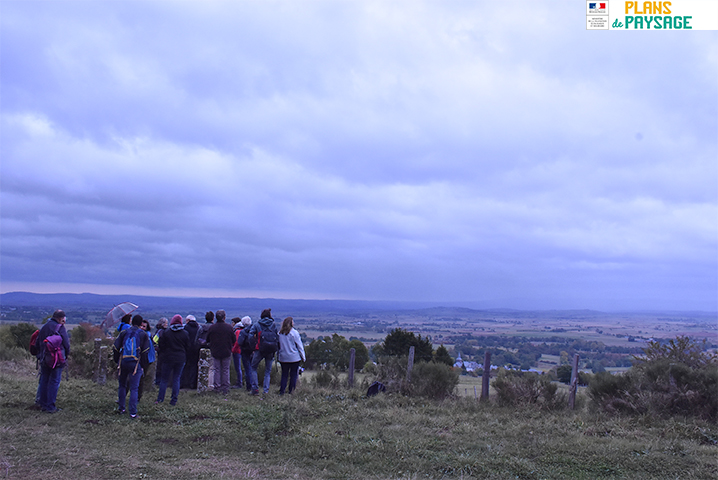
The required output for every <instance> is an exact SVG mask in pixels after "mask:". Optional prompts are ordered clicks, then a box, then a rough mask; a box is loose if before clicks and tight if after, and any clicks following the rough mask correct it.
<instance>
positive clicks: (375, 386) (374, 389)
mask: <svg viewBox="0 0 718 480" xmlns="http://www.w3.org/2000/svg"><path fill="white" fill-rule="evenodd" d="M385 391H386V387H385V386H384V384H383V383H381V382H374V383H372V384H371V385H369V390H367V391H366V396H367V397H373V396H374V395H376V394H377V393H379V392H385Z"/></svg>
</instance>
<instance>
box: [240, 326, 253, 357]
mask: <svg viewBox="0 0 718 480" xmlns="http://www.w3.org/2000/svg"><path fill="white" fill-rule="evenodd" d="M250 328H251V327H244V328H243V329H242V330H241V331H240V332H239V337H238V338H237V343H238V344H239V348H241V349H242V353H252V352H254V351H255V350H256V349H257V336H256V335H250V334H249V329H250Z"/></svg>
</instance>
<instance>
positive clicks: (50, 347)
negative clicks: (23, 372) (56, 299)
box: [36, 310, 70, 413]
mask: <svg viewBox="0 0 718 480" xmlns="http://www.w3.org/2000/svg"><path fill="white" fill-rule="evenodd" d="M65 321H66V316H65V312H63V311H62V310H55V313H53V314H52V318H51V319H50V320H48V322H47V323H46V324H45V325H43V326H42V328H41V329H40V333H38V335H37V342H36V345H37V349H38V354H37V359H38V360H39V362H40V385H39V387H38V393H39V401H40V408H41V409H42V411H43V412H47V413H55V412H58V411H60V410H62V409H60V408H57V405H56V403H55V402H56V401H57V392H58V391H59V389H60V381H61V380H62V369H63V367H65V364H66V360H67V357H68V355H70V338H69V337H68V335H67V330H66V329H65Z"/></svg>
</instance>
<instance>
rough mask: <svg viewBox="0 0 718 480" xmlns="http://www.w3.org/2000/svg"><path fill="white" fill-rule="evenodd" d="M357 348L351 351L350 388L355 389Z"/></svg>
mask: <svg viewBox="0 0 718 480" xmlns="http://www.w3.org/2000/svg"><path fill="white" fill-rule="evenodd" d="M356 353H357V351H356V348H350V349H349V388H353V387H354V362H355V361H356Z"/></svg>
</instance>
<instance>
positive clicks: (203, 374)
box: [197, 348, 214, 393]
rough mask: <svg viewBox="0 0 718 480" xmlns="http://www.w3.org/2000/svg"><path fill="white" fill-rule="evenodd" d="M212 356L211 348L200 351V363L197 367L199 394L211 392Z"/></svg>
mask: <svg viewBox="0 0 718 480" xmlns="http://www.w3.org/2000/svg"><path fill="white" fill-rule="evenodd" d="M212 363H214V362H212V355H211V354H210V351H209V348H203V349H201V350H200V351H199V362H198V365H197V367H198V368H197V392H198V393H202V392H206V391H207V390H209V387H210V385H212V383H213V381H212V380H210V378H209V374H210V365H212Z"/></svg>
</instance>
